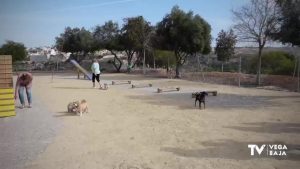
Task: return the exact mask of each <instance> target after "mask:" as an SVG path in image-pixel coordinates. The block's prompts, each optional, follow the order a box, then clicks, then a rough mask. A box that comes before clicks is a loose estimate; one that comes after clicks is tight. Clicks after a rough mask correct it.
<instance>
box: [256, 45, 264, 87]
mask: <svg viewBox="0 0 300 169" xmlns="http://www.w3.org/2000/svg"><path fill="white" fill-rule="evenodd" d="M262 50H263V46H259V48H258V61H257V74H256V84H257V85H258V86H260V85H261V54H262Z"/></svg>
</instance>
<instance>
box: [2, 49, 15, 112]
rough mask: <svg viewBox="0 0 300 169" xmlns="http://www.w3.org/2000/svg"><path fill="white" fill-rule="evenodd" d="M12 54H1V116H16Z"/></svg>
mask: <svg viewBox="0 0 300 169" xmlns="http://www.w3.org/2000/svg"><path fill="white" fill-rule="evenodd" d="M15 115H16V112H15V99H14V88H13V77H12V57H11V55H0V117H8V116H15Z"/></svg>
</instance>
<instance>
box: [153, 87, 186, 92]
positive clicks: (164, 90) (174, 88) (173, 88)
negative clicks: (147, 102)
mask: <svg viewBox="0 0 300 169" xmlns="http://www.w3.org/2000/svg"><path fill="white" fill-rule="evenodd" d="M179 90H180V87H172V88H157V93H162V92H174V91H179Z"/></svg>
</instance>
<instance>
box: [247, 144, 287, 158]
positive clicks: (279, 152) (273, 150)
mask: <svg viewBox="0 0 300 169" xmlns="http://www.w3.org/2000/svg"><path fill="white" fill-rule="evenodd" d="M248 148H249V149H250V155H251V156H254V155H255V152H256V153H257V154H258V155H261V154H262V153H263V152H265V153H266V155H267V156H286V151H287V146H286V145H284V144H263V145H261V146H258V145H256V144H248Z"/></svg>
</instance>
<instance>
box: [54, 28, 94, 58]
mask: <svg viewBox="0 0 300 169" xmlns="http://www.w3.org/2000/svg"><path fill="white" fill-rule="evenodd" d="M56 47H57V49H58V50H60V51H62V52H71V53H72V54H73V55H75V56H76V57H75V59H76V60H77V61H78V62H80V61H82V60H83V59H84V58H85V56H86V54H87V53H89V52H92V51H94V50H95V42H94V39H93V36H92V33H91V32H90V31H88V30H86V29H85V28H81V29H79V28H73V29H72V28H70V27H67V28H66V29H65V32H64V33H62V34H60V36H59V37H56Z"/></svg>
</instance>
